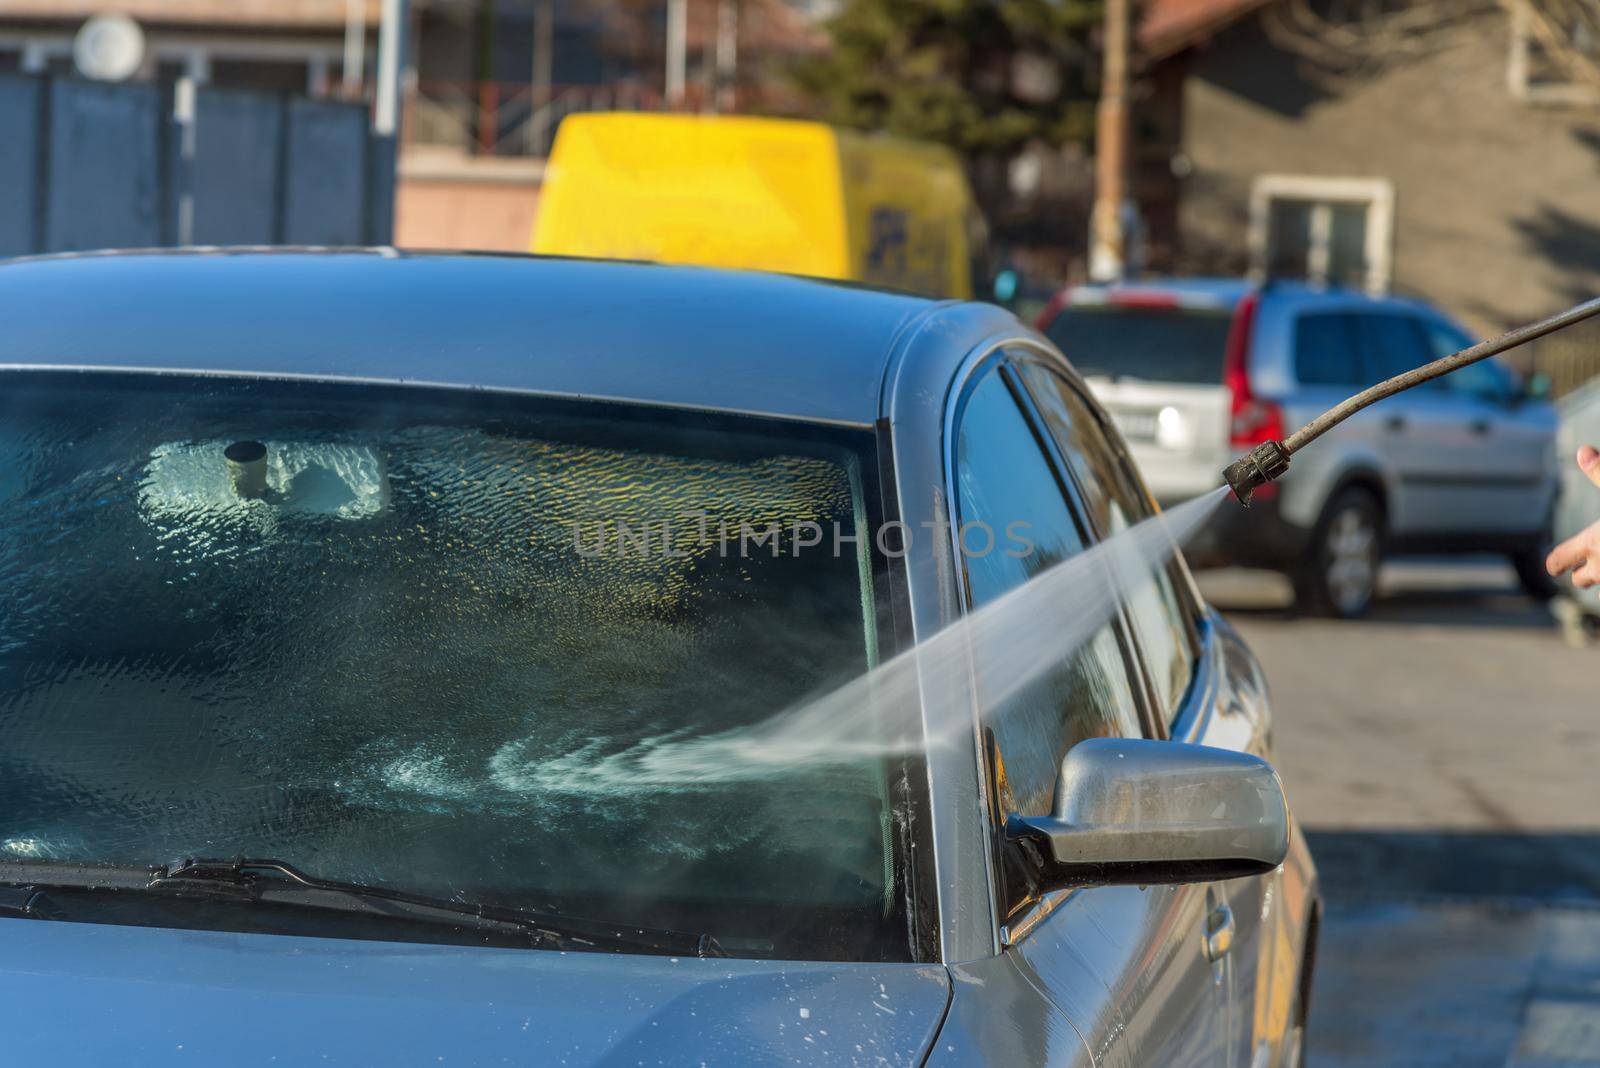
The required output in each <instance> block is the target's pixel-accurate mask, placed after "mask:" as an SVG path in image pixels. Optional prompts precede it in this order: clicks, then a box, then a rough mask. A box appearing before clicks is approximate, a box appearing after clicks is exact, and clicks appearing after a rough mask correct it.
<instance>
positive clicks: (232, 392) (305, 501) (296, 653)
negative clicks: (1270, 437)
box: [0, 250, 1319, 1068]
mask: <svg viewBox="0 0 1600 1068" xmlns="http://www.w3.org/2000/svg"><path fill="white" fill-rule="evenodd" d="M0 322H3V323H4V324H5V325H4V329H3V330H0V505H3V509H4V510H3V515H4V522H3V523H0V1003H3V1004H5V1005H6V1019H7V1020H8V1027H7V1028H6V1036H5V1037H6V1047H7V1051H8V1058H9V1059H11V1060H13V1061H15V1062H17V1063H49V1064H52V1065H61V1066H69V1065H90V1064H93V1065H98V1064H107V1063H116V1064H122V1065H137V1064H168V1063H173V1062H181V1061H183V1060H185V1059H193V1060H195V1061H196V1062H205V1063H213V1064H229V1065H240V1064H268V1063H273V1064H306V1063H332V1064H383V1065H407V1064H438V1063H446V1064H518V1065H552V1064H602V1065H624V1064H626V1065H634V1064H639V1063H648V1064H685V1065H696V1064H724V1065H726V1064H732V1065H745V1064H765V1063H774V1062H804V1063H827V1064H833V1063H842V1064H934V1065H946V1064H969V1063H989V1064H997V1065H1001V1064H1003V1065H1031V1064H1039V1065H1043V1064H1063V1065H1096V1064H1100V1065H1104V1064H1149V1065H1207V1066H1214V1065H1228V1066H1238V1068H1246V1066H1256V1065H1264V1064H1265V1065H1292V1064H1297V1063H1299V1062H1300V1060H1301V1058H1302V1056H1303V1042H1302V1035H1303V1030H1304V1022H1305V1017H1306V1012H1307V1009H1308V1006H1309V991H1310V981H1311V965H1312V957H1313V947H1314V945H1315V940H1316V930H1317V916H1318V908H1319V906H1318V892H1317V880H1316V874H1315V871H1314V868H1313V866H1312V863H1311V860H1310V858H1309V856H1308V854H1307V851H1306V847H1305V843H1304V840H1303V838H1302V837H1301V835H1300V833H1299V831H1298V829H1297V828H1296V827H1295V825H1294V823H1293V822H1292V819H1291V818H1290V816H1289V813H1288V809H1287V807H1286V804H1285V801H1284V795H1283V792H1282V788H1281V786H1280V784H1279V782H1278V779H1277V776H1276V775H1275V774H1274V773H1273V771H1272V768H1271V766H1270V764H1269V763H1268V759H1269V757H1270V754H1269V752H1268V743H1269V738H1270V734H1271V721H1270V710H1269V707H1268V704H1267V698H1266V690H1265V686H1264V684H1263V680H1262V677H1261V673H1260V671H1259V669H1258V667H1257V665H1256V663H1255V661H1254V659H1253V658H1252V657H1251V655H1250V653H1249V652H1248V650H1247V649H1246V648H1245V647H1244V645H1243V644H1242V643H1241V641H1240V639H1239V638H1238V636H1237V635H1236V634H1235V633H1234V632H1233V631H1232V630H1230V629H1229V627H1228V626H1227V624H1226V623H1224V622H1223V621H1222V620H1221V619H1220V618H1219V617H1218V616H1217V615H1216V614H1214V613H1213V612H1212V611H1211V610H1210V609H1209V608H1208V607H1207V606H1206V605H1205V604H1204V603H1203V602H1202V601H1201V599H1200V597H1199V596H1198V594H1197V593H1196V590H1195V587H1194V585H1193V583H1192V581H1191V579H1190V576H1189V573H1188V571H1187V569H1186V567H1185V565H1184V562H1183V559H1182V557H1181V555H1176V554H1174V553H1172V552H1170V551H1165V552H1149V553H1145V554H1143V555H1142V556H1140V557H1139V559H1138V560H1135V561H1134V562H1133V563H1132V564H1131V565H1130V563H1129V560H1128V559H1127V555H1128V554H1126V553H1120V554H1118V553H1117V550H1118V548H1119V547H1124V548H1125V547H1127V546H1130V545H1148V544H1154V543H1153V542H1152V541H1151V532H1152V531H1161V530H1164V529H1165V528H1163V527H1161V526H1160V525H1159V524H1160V523H1161V521H1160V520H1152V519H1151V517H1152V515H1153V514H1154V506H1153V505H1152V504H1151V501H1150V497H1149V495H1148V494H1147V493H1146V491H1145V490H1144V488H1143V486H1142V484H1141V483H1140V480H1139V476H1138V473H1137V471H1136V470H1135V468H1134V467H1133V465H1132V463H1131V461H1130V458H1129V455H1128V453H1127V450H1126V448H1125V447H1124V444H1123V442H1122V440H1121V438H1120V436H1119V435H1118V434H1117V432H1116V431H1115V430H1114V429H1113V428H1112V426H1111V425H1110V424H1109V423H1108V421H1107V420H1106V418H1105V417H1104V415H1103V413H1102V412H1101V410H1100V408H1099V407H1098V406H1097V405H1096V403H1095V402H1094V401H1093V400H1092V399H1091V398H1090V396H1089V395H1088V393H1087V392H1086V391H1085V388H1084V385H1083V382H1082V381H1081V380H1080V379H1079V377H1078V376H1077V375H1076V373H1075V372H1074V371H1073V370H1072V368H1071V367H1070V366H1069V365H1068V364H1067V363H1066V362H1065V360H1063V358H1062V357H1061V355H1060V353H1059V351H1058V350H1057V349H1056V348H1055V347H1054V346H1053V345H1052V344H1051V343H1050V342H1048V341H1046V340H1045V339H1044V338H1042V337H1041V336H1040V335H1038V334H1036V333H1034V332H1033V331H1031V330H1029V329H1027V328H1025V327H1023V326H1022V325H1020V324H1019V323H1018V322H1017V321H1016V320H1015V319H1014V318H1012V317H1011V316H1010V315H1008V314H1007V313H1005V312H1003V311H1001V310H1000V309H998V308H995V307H992V306H987V305H979V304H955V303H939V302H934V301H929V300H923V299H920V298H914V297H909V296H903V295H897V294H890V293H884V292H877V291H872V290H866V289H860V288H853V287H848V286H841V285H832V284H827V283H822V282H813V281H804V280H799V279H793V278H786V277H778V276H764V275H753V274H738V273H727V272H717V271H707V270H698V269H692V268H665V267H654V266H646V265H630V264H615V263H609V264H608V263H594V262H584V261H574V260H543V259H538V258H528V257H491V256H434V255H404V254H396V253H394V252H392V251H388V250H383V251H351V252H326V251H322V252H317V251H295V250H283V251H273V252H260V251H255V252H229V251H217V250H210V251H195V252H175V253H122V254H90V255H77V256H62V257H44V258H36V259H30V260H16V261H11V262H9V263H6V264H3V265H0ZM1124 531H1126V534H1125V536H1124V537H1123V538H1119V539H1114V540H1113V535H1116V534H1118V533H1119V532H1124ZM1108 553H1110V554H1114V558H1113V556H1108V555H1106V554H1108ZM1106 565H1115V566H1114V567H1108V566H1106ZM1075 566H1077V567H1078V574H1077V577H1076V578H1072V576H1073V574H1074V573H1073V571H1072V569H1073V568H1074V567H1075ZM1112 571H1116V573H1117V578H1116V582H1115V584H1114V585H1113V586H1106V585H1104V584H1105V583H1107V582H1109V581H1110V580H1109V579H1107V578H1106V576H1107V575H1109V574H1110V573H1111V572H1112ZM1063 576H1067V577H1068V578H1071V582H1069V583H1067V584H1065V585H1063V584H1062V577H1063ZM1101 589H1112V590H1114V596H1113V597H1111V598H1110V599H1105V598H1099V597H1096V596H1093V595H1092V594H1093V593H1094V591H1096V590H1101ZM1080 591H1083V592H1081V594H1080ZM1102 601H1104V603H1103V604H1102V603H1101V602H1102ZM996 628H999V629H996ZM997 634H998V635H1002V636H1003V639H1004V640H1003V643H997V642H996V640H995V635H997ZM996 665H999V667H997V666H996Z"/></svg>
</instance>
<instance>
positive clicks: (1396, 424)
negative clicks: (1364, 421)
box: [1383, 415, 1406, 434]
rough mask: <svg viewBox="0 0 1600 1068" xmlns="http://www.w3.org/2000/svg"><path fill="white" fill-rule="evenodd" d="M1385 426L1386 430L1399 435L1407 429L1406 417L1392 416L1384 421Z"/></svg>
mask: <svg viewBox="0 0 1600 1068" xmlns="http://www.w3.org/2000/svg"><path fill="white" fill-rule="evenodd" d="M1383 425H1384V427H1385V428H1386V429H1388V430H1392V431H1393V432H1395V433H1396V434H1398V433H1399V432H1400V431H1402V430H1404V429H1405V428H1406V417H1405V416H1403V415H1391V416H1390V417H1389V418H1387V419H1385V420H1384V421H1383Z"/></svg>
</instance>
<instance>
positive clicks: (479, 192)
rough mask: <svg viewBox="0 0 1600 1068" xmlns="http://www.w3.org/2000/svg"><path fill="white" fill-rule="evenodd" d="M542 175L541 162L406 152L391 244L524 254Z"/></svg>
mask: <svg viewBox="0 0 1600 1068" xmlns="http://www.w3.org/2000/svg"><path fill="white" fill-rule="evenodd" d="M543 173H544V168H543V166H542V163H541V162H540V161H534V160H509V159H495V158H493V157H490V158H473V157H467V156H461V157H456V158H451V157H449V156H448V155H446V154H444V153H438V152H435V153H428V152H427V150H425V149H418V148H416V147H413V148H408V149H407V150H406V153H405V155H404V157H403V158H402V161H401V166H400V179H399V183H398V185H397V187H396V190H395V220H394V243H395V244H396V245H397V246H399V247H401V248H429V249H482V250H489V251H496V252H527V251H528V248H529V245H530V243H531V240H532V236H533V219H534V215H535V213H536V212H537V209H538V205H539V182H540V180H541V178H542V177H543Z"/></svg>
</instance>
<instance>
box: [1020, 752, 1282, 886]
mask: <svg viewBox="0 0 1600 1068" xmlns="http://www.w3.org/2000/svg"><path fill="white" fill-rule="evenodd" d="M1006 829H1007V833H1008V835H1010V836H1011V837H1013V838H1017V839H1021V840H1023V841H1024V842H1027V843H1029V844H1031V846H1032V851H1033V852H1035V853H1036V855H1037V857H1038V859H1039V861H1040V868H1041V882H1042V884H1043V886H1044V888H1046V889H1059V888H1062V887H1068V886H1104V885H1110V884H1118V883H1121V884H1127V883H1134V884H1140V885H1143V884H1161V883H1195V882H1210V881H1212V880H1215V879H1233V878H1237V877H1239V876H1241V875H1257V874H1260V873H1261V872H1265V871H1271V870H1272V869H1273V868H1275V867H1277V866H1278V865H1279V864H1281V863H1283V858H1284V857H1285V856H1286V855H1288V852H1289V808H1288V805H1287V803H1286V802H1285V801H1284V797H1283V786H1282V784H1281V783H1279V781H1278V773H1277V772H1275V771H1273V770H1272V765H1270V764H1268V763H1267V762H1266V761H1265V760H1262V759H1260V758H1259V757H1254V756H1251V755H1249V754H1247V753H1236V752H1233V751H1232V750H1228V749H1213V748H1210V747H1209V746H1203V745H1187V744H1184V743H1182V742H1161V741H1152V740H1149V739H1142V738H1140V739H1125V738H1090V739H1088V740H1086V741H1083V742H1079V743H1078V744H1077V745H1075V746H1073V747H1072V748H1071V749H1070V750H1068V751H1067V755H1066V758H1065V759H1063V760H1062V762H1061V779H1060V782H1059V783H1058V784H1057V786H1056V801H1055V811H1054V813H1052V814H1051V815H1049V816H1042V817H1037V816H1012V817H1010V819H1008V820H1007V828H1006Z"/></svg>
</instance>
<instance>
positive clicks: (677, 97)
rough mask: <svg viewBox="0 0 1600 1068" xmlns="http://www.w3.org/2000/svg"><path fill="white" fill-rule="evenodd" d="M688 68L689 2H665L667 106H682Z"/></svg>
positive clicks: (678, 0) (668, 0) (683, 0)
mask: <svg viewBox="0 0 1600 1068" xmlns="http://www.w3.org/2000/svg"><path fill="white" fill-rule="evenodd" d="M688 66H689V0H667V106H668V107H669V108H676V107H681V106H682V105H683V83H684V78H685V75H686V72H687V69H688Z"/></svg>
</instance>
